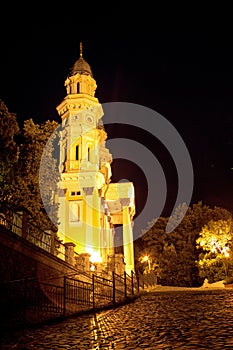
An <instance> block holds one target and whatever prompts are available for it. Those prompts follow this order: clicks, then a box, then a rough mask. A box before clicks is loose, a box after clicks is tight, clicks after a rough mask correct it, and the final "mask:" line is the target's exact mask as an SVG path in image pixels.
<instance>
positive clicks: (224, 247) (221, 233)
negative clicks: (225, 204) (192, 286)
mask: <svg viewBox="0 0 233 350" xmlns="http://www.w3.org/2000/svg"><path fill="white" fill-rule="evenodd" d="M232 240H233V232H232V220H231V219H228V220H217V221H214V220H211V221H210V222H209V223H208V224H206V225H204V227H203V228H202V231H201V232H200V235H199V237H198V239H197V246H199V247H201V248H202V250H203V252H202V253H201V254H200V256H199V261H198V266H199V270H200V274H201V275H202V276H203V277H206V278H207V279H208V281H209V282H210V281H214V282H215V281H218V280H220V279H224V278H227V277H228V275H229V273H232V272H233V251H232V248H233V241H232Z"/></svg>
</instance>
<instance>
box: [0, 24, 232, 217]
mask: <svg viewBox="0 0 233 350" xmlns="http://www.w3.org/2000/svg"><path fill="white" fill-rule="evenodd" d="M41 24H42V23H41ZM72 28H73V27H72ZM135 28H137V29H135ZM163 28H165V29H164V30H163ZM68 29H70V28H69V27H68V28H67V27H65V26H62V25H59V26H57V27H55V26H51V27H46V28H45V27H43V29H42V25H41V26H40V27H39V26H38V27H37V26H36V25H35V26H34V27H33V26H32V27H31V28H30V30H29V31H28V29H26V28H22V29H21V30H15V32H14V34H9V33H8V34H7V35H3V41H2V45H3V47H4V50H3V52H2V54H1V61H0V63H1V64H0V77H1V80H0V98H1V99H2V100H3V101H4V102H5V104H6V105H7V107H8V109H9V111H10V112H14V113H16V114H17V119H18V122H19V123H21V122H22V121H23V120H25V119H29V118H33V120H34V121H35V122H42V121H45V120H47V119H50V120H52V119H55V120H57V121H59V122H60V119H59V117H58V115H57V112H56V106H57V105H58V104H59V103H60V102H61V100H62V99H63V98H64V96H65V93H66V92H65V88H64V80H65V78H66V76H67V74H68V72H69V69H70V68H71V66H72V65H73V64H74V62H75V61H76V60H77V59H78V58H79V42H80V41H82V42H83V57H84V59H85V60H86V61H87V62H88V63H89V64H90V66H91V68H92V72H93V75H94V78H95V80H96V82H97V85H98V87H97V91H96V97H98V99H99V102H100V103H106V102H113V101H115V102H130V103H135V104H140V105H143V106H146V107H149V108H151V109H153V110H155V111H157V112H158V113H160V114H161V115H162V116H163V117H165V118H166V119H168V120H169V121H170V122H171V123H172V124H173V126H174V127H175V128H176V129H177V131H178V132H179V134H180V136H181V137H182V138H183V140H184V142H185V144H186V146H187V148H188V150H189V152H190V156H191V159H192V162H193V168H194V191H193V199H192V201H193V202H197V201H198V200H203V202H204V203H206V204H209V205H211V206H213V205H219V206H223V207H225V208H226V209H229V210H231V211H232V212H233V197H232V192H233V191H232V190H233V170H231V168H233V159H232V158H233V157H232V155H233V108H232V107H233V104H232V98H233V94H232V93H233V91H232V86H233V83H232V65H233V44H232V43H233V40H232V33H233V30H232V29H233V28H231V24H229V25H226V26H222V25H221V26H220V27H218V26H211V25H210V26H206V27H205V28H200V27H198V26H196V27H195V28H192V27H191V28H185V27H183V28H182V26H181V27H180V28H179V29H176V28H174V27H173V28H171V29H168V28H166V26H164V27H160V28H157V27H153V26H151V27H150V28H149V30H148V28H146V27H143V26H138V27H134V28H131V27H130V26H128V31H126V32H123V31H120V30H118V31H117V32H116V33H115V32H111V30H110V29H109V27H108V26H106V27H104V26H102V27H101V28H98V25H96V27H95V28H92V29H91V30H90V29H89V30H88V31H85V28H83V29H81V26H78V25H77V26H76V29H75V31H73V33H71V32H70V33H69V32H67V31H68ZM107 132H108V137H109V138H111V137H120V136H119V135H121V136H124V137H129V138H132V137H133V136H134V137H135V139H137V140H138V141H140V142H142V143H145V142H147V147H149V148H150V149H151V150H152V151H153V152H154V154H155V155H156V157H157V159H158V160H159V161H160V162H161V164H162V166H163V169H164V172H165V173H166V176H167V181H168V188H169V186H170V189H171V191H170V196H171V198H170V201H169V200H168V203H167V204H166V206H167V209H166V210H167V211H166V210H165V215H166V214H168V213H169V210H170V207H171V206H172V202H173V201H174V198H175V195H176V193H175V192H176V190H177V189H176V175H175V171H174V169H173V168H172V167H173V165H172V162H171V160H170V159H169V155H167V154H165V153H164V150H162V146H161V145H159V143H158V142H157V141H156V140H153V139H150V137H149V136H148V135H146V134H144V133H143V132H140V133H138V132H137V131H135V130H134V131H132V130H131V131H130V130H128V129H127V128H126V127H118V128H117V127H115V128H114V129H112V130H111V129H109V128H108V129H107ZM132 135H133V136H132ZM145 140H147V141H145ZM125 165H126V166H123V170H121V171H120V170H119V164H114V163H113V167H112V168H113V173H114V176H113V180H114V181H118V180H119V179H120V178H121V177H122V178H128V179H130V180H132V181H133V182H134V183H135V186H137V190H136V195H138V198H137V201H138V207H139V208H140V207H141V206H142V205H143V201H145V200H146V199H145V196H144V195H143V194H142V193H143V191H144V190H145V184H143V182H144V180H145V179H144V176H143V173H142V172H140V171H138V169H136V168H135V166H133V167H132V168H131V169H133V170H130V166H129V165H130V164H129V163H128V164H125ZM136 173H137V177H136V175H135V174H136Z"/></svg>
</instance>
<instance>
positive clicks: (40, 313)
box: [0, 273, 138, 329]
mask: <svg viewBox="0 0 233 350" xmlns="http://www.w3.org/2000/svg"><path fill="white" fill-rule="evenodd" d="M133 279H134V275H133V274H132V276H128V275H127V274H124V276H120V275H117V274H115V273H113V274H112V277H111V278H109V279H107V278H104V277H100V276H97V275H95V274H92V277H91V279H90V282H84V281H82V280H79V279H76V278H71V277H67V276H63V277H62V278H60V281H59V283H58V284H56V285H55V284H52V283H49V281H38V280H35V279H21V280H16V281H10V282H5V283H0V308H1V316H2V318H1V320H0V321H1V322H0V327H4V328H11V329H12V328H16V329H17V328H20V327H25V326H29V325H33V324H38V323H41V322H44V321H48V320H53V319H57V318H61V317H62V318H64V317H67V316H69V315H75V314H78V313H80V312H83V311H93V310H96V309H101V308H105V307H109V306H110V307H111V306H113V305H116V304H117V303H121V302H124V301H126V300H128V299H129V298H130V299H131V298H132V297H136V296H137V295H138V285H137V284H133V283H134V282H133ZM128 283H129V284H130V286H131V288H128V286H127V285H128Z"/></svg>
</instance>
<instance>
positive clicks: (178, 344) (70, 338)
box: [2, 289, 233, 350]
mask: <svg viewBox="0 0 233 350" xmlns="http://www.w3.org/2000/svg"><path fill="white" fill-rule="evenodd" d="M2 349H21V350H34V349H37V350H70V349H72V350H73V349H75V350H82V349H88V350H94V349H95V350H97V349H117V350H118V349H128V350H129V349H133V350H138V349H156V350H159V349H167V350H170V349H190V350H191V349H199V350H202V349H212V350H215V349H218V350H223V349H233V290H227V289H225V290H224V289H219V290H198V291H197V290H195V291H194V290H189V291H184V290H182V291H163V292H162V291H156V292H148V293H145V294H143V295H142V296H141V297H140V298H138V299H136V300H135V301H134V302H132V303H129V304H126V305H122V306H120V307H118V308H116V309H112V310H105V311H100V312H98V313H96V314H88V315H83V316H79V317H76V318H71V319H67V320H65V321H62V322H61V323H57V324H53V325H46V326H43V327H39V328H36V329H31V330H27V331H24V333H23V334H21V335H18V339H16V338H15V339H14V342H13V341H12V342H11V344H5V345H3V347H2Z"/></svg>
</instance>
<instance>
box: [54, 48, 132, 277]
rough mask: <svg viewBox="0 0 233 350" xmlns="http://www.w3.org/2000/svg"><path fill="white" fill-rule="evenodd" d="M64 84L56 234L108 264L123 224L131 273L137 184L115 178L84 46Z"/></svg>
mask: <svg viewBox="0 0 233 350" xmlns="http://www.w3.org/2000/svg"><path fill="white" fill-rule="evenodd" d="M65 87H66V96H65V97H64V99H63V100H62V101H61V103H60V104H59V105H58V106H57V111H58V114H59V116H60V117H61V120H62V126H61V131H60V160H59V173H60V183H59V192H58V202H59V212H58V221H59V227H58V235H59V237H60V238H61V240H63V241H64V243H66V242H70V243H71V244H73V247H74V251H75V252H76V253H78V254H79V255H85V256H89V257H90V261H91V262H92V263H95V264H96V265H97V266H100V267H101V268H102V269H106V268H107V267H108V266H109V262H110V261H112V259H113V258H114V256H115V248H114V246H115V243H114V235H115V227H116V225H118V227H119V225H120V226H121V227H122V238H123V239H122V242H123V264H124V269H125V272H126V273H128V274H130V273H131V271H134V245H133V217H134V215H135V197H134V186H133V183H132V182H119V183H112V182H111V176H112V172H111V163H112V155H111V153H110V152H109V150H108V149H107V148H106V139H107V133H106V132H105V130H104V127H103V122H102V117H103V114H104V113H103V109H102V106H101V104H100V103H99V101H98V99H97V98H96V97H95V92H96V88H97V84H96V81H95V79H94V78H93V74H92V70H91V67H90V65H89V64H88V63H87V62H86V61H85V60H84V58H83V55H82V45H80V57H79V59H78V60H77V61H76V62H75V64H74V65H73V67H72V68H71V70H70V73H69V75H68V77H67V79H66V80H65ZM106 118H107V116H106ZM113 260H114V259H113Z"/></svg>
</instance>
